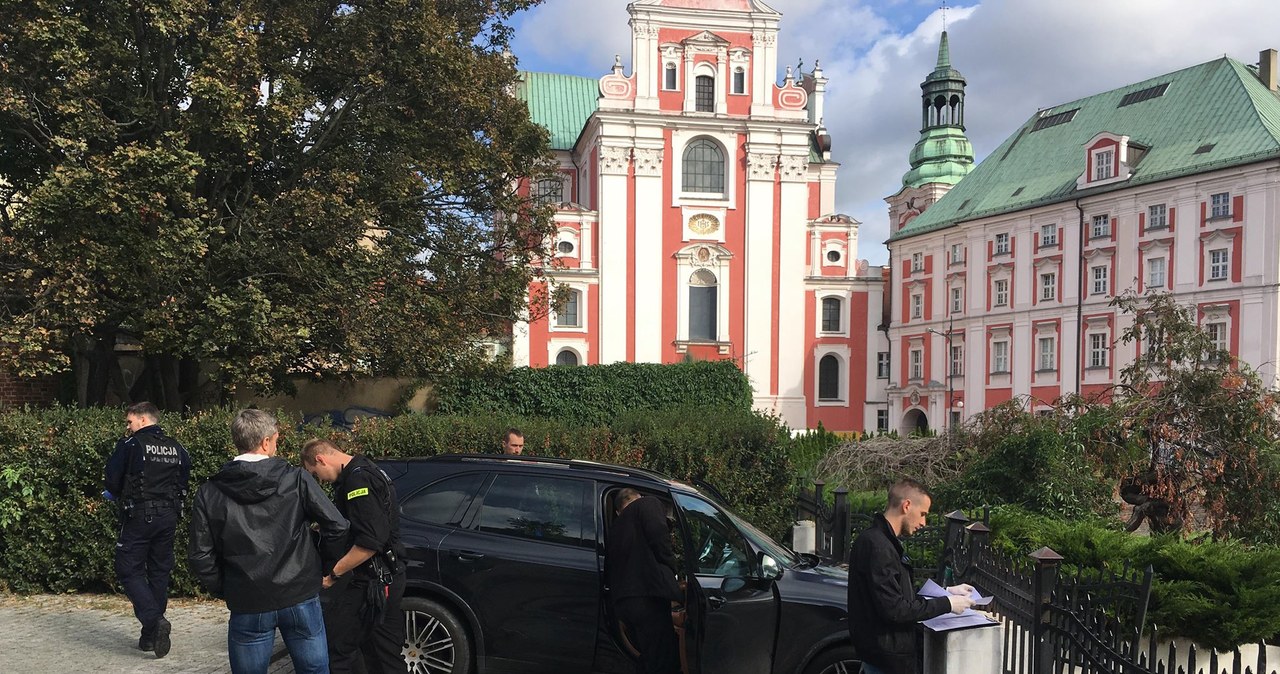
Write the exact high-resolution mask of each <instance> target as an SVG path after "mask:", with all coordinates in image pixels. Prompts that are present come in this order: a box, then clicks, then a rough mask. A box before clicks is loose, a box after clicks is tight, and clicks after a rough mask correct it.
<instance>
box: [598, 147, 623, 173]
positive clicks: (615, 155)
mask: <svg viewBox="0 0 1280 674" xmlns="http://www.w3.org/2000/svg"><path fill="white" fill-rule="evenodd" d="M630 161H631V148H629V147H612V146H604V147H601V148H600V171H601V173H610V174H623V175H625V174H626V173H627V164H629V163H630Z"/></svg>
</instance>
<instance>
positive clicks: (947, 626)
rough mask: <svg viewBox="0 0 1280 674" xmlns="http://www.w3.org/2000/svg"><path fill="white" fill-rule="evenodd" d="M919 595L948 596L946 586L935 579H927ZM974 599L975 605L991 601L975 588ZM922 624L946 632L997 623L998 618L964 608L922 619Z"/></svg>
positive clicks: (935, 630)
mask: <svg viewBox="0 0 1280 674" xmlns="http://www.w3.org/2000/svg"><path fill="white" fill-rule="evenodd" d="M919 595H920V596H922V597H945V596H947V590H946V588H944V587H942V586H941V585H938V584H937V583H935V582H933V579H929V580H926V581H925V582H924V586H922V587H921V588H920V592H919ZM969 597H970V598H972V599H973V603H974V605H975V606H987V605H989V604H990V603H991V597H984V596H982V593H980V592H978V589H977V588H974V590H973V592H972V593H971V594H970V595H969ZM920 622H921V624H922V625H924V626H925V627H927V628H929V629H931V630H933V631H934V632H946V631H949V630H958V629H964V628H966V627H986V626H990V625H996V624H998V622H997V621H996V619H995V618H994V617H992V616H990V615H988V614H986V613H980V612H978V611H975V610H973V609H971V608H967V609H965V610H964V613H960V614H958V615H957V614H955V613H950V612H948V613H944V614H942V615H940V616H938V617H937V618H931V619H929V620H922V621H920Z"/></svg>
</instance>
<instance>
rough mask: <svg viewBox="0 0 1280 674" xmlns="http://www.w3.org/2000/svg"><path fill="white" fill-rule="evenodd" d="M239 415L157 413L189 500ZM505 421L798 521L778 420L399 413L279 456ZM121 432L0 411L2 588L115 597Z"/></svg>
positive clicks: (453, 441) (763, 517)
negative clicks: (116, 456)
mask: <svg viewBox="0 0 1280 674" xmlns="http://www.w3.org/2000/svg"><path fill="white" fill-rule="evenodd" d="M231 416H232V412H230V411H225V410H218V411H210V412H203V413H200V414H197V415H195V416H193V417H190V418H185V419H182V418H178V417H177V416H166V417H165V418H163V419H162V421H161V424H162V425H163V426H164V427H165V429H166V430H167V431H168V432H170V433H171V434H172V435H174V436H175V437H176V438H178V439H179V440H180V441H181V442H182V443H183V444H184V445H186V447H187V449H188V451H189V452H190V454H191V459H192V463H193V466H192V491H193V492H194V490H195V488H196V487H197V486H198V485H200V484H202V483H203V482H204V481H205V480H206V479H208V477H209V476H210V475H211V474H213V473H215V472H217V470H218V468H219V467H220V466H221V465H222V464H223V463H225V462H226V461H227V460H229V459H230V458H231V457H232V456H233V454H234V451H233V450H232V445H231V435H230V430H229V427H228V423H229V421H230V418H231ZM286 425H287V422H286ZM509 425H515V426H518V427H520V428H521V429H522V430H523V431H524V433H525V442H526V449H525V451H526V452H529V453H532V454H539V455H545V456H560V457H570V458H581V459H590V460H594V461H605V462H610V463H621V464H627V465H635V466H643V467H646V468H650V469H654V470H658V471H660V472H663V473H666V474H668V475H670V476H672V477H675V478H678V479H684V480H692V479H701V480H706V481H707V482H709V483H711V484H714V485H716V486H717V487H718V488H719V489H720V491H721V492H723V494H724V495H725V497H726V499H727V500H728V501H729V503H730V504H731V505H732V506H733V507H734V508H735V509H737V510H738V511H739V512H740V513H741V514H742V515H743V516H745V517H746V518H748V519H750V520H751V521H753V522H755V523H756V524H758V525H759V526H760V527H761V528H763V529H764V530H766V531H770V532H773V533H775V534H781V533H783V532H784V531H785V529H786V527H787V525H788V524H789V523H790V514H791V509H792V506H793V503H794V497H795V491H794V490H795V486H794V482H793V479H792V470H791V463H790V459H789V455H788V444H787V443H788V438H787V435H786V432H785V430H784V429H783V428H781V427H780V426H779V425H778V424H777V422H776V421H775V420H773V419H770V418H768V417H764V416H761V415H758V414H754V413H752V412H748V411H741V410H738V411H735V410H726V409H698V408H694V409H689V410H686V411H674V410H671V411H658V412H632V413H626V414H621V415H619V416H618V417H617V418H615V419H613V422H612V423H611V424H610V425H608V426H579V425H575V424H570V423H567V422H558V421H549V420H537V419H523V418H521V417H519V416H515V415H510V416H503V415H495V414H490V415H483V416H429V415H404V416H399V417H393V418H390V419H371V420H365V421H362V422H361V423H360V425H359V426H357V428H356V429H355V430H354V432H353V433H351V434H350V435H346V434H345V433H343V432H341V431H335V430H333V429H329V428H319V427H304V428H301V429H299V428H295V427H287V428H282V429H281V441H280V456H281V457H283V458H285V459H287V460H289V461H290V462H292V463H294V464H296V463H297V458H298V457H297V452H298V450H299V449H300V448H301V446H302V442H303V441H305V439H306V438H307V437H310V436H313V435H333V436H337V439H338V441H339V442H341V443H343V444H345V445H347V446H348V447H350V448H352V449H354V450H356V451H360V452H363V453H366V454H368V455H370V456H428V455H434V454H439V453H444V452H497V451H498V439H499V437H500V435H501V432H502V430H503V429H505V428H506V427H507V426H509ZM123 431H124V419H123V414H121V412H120V411H119V410H116V409H101V408H100V409H90V410H76V409H69V408H53V409H48V410H24V411H15V412H4V413H0V589H6V590H11V591H17V592H42V591H47V592H72V591H82V590H89V591H102V590H108V589H118V588H117V587H116V581H115V577H114V572H113V569H112V559H113V554H114V542H115V534H116V519H115V511H114V506H113V504H110V503H108V502H106V501H104V500H103V499H102V497H101V492H102V470H103V465H104V464H105V462H106V459H107V457H108V456H110V454H111V450H112V448H113V447H114V445H115V442H116V440H117V439H119V438H120V437H121V435H122V433H123ZM187 525H188V523H187V519H186V513H184V516H183V520H182V522H181V524H180V525H179V529H178V536H177V541H176V544H175V548H176V552H177V557H178V565H177V568H176V569H175V573H174V582H173V590H172V592H173V593H174V594H176V595H192V594H196V593H198V588H197V586H196V583H195V582H194V579H193V578H192V576H191V574H190V573H189V571H188V569H187V565H186V560H185V557H186V547H187V540H188V535H187Z"/></svg>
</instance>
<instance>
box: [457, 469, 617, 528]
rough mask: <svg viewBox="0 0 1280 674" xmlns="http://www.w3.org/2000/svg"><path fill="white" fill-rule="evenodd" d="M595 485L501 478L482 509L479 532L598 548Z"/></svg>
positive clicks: (535, 477)
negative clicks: (593, 510)
mask: <svg viewBox="0 0 1280 674" xmlns="http://www.w3.org/2000/svg"><path fill="white" fill-rule="evenodd" d="M590 487H591V483H590V482H588V481H585V480H575V479H569V478H556V477H543V476H539V475H498V476H497V477H495V478H494V480H493V485H492V486H490V487H489V491H488V492H487V493H485V495H484V501H483V503H482V504H481V506H480V517H479V528H480V530H481V531H487V532H490V533H495V534H506V535H508V536H519V537H521V538H529V539H533V540H538V541H546V542H548V543H564V544H567V545H595V527H594V522H595V518H594V517H592V516H591V508H590V503H591V502H590V500H589V496H588V495H589V493H590Z"/></svg>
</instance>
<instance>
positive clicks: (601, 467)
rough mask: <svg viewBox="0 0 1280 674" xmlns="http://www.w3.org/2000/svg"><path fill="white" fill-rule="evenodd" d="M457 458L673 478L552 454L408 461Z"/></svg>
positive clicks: (657, 479)
mask: <svg viewBox="0 0 1280 674" xmlns="http://www.w3.org/2000/svg"><path fill="white" fill-rule="evenodd" d="M440 459H448V460H457V461H466V462H473V461H474V462H477V463H510V464H525V465H532V466H547V467H560V468H564V469H571V470H596V471H602V472H607V473H613V474H615V475H623V476H627V477H641V478H646V479H649V480H653V481H655V482H661V483H663V484H669V483H671V482H673V480H672V479H671V478H670V477H668V476H666V475H663V474H662V473H658V472H655V471H652V470H649V469H648V468H639V467H636V466H620V465H617V464H612V463H602V462H599V461H589V460H586V459H562V458H559V457H554V456H529V455H524V454H465V453H453V452H449V453H446V454H436V455H435V456H421V457H414V458H412V459H405V460H408V461H414V460H440Z"/></svg>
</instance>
